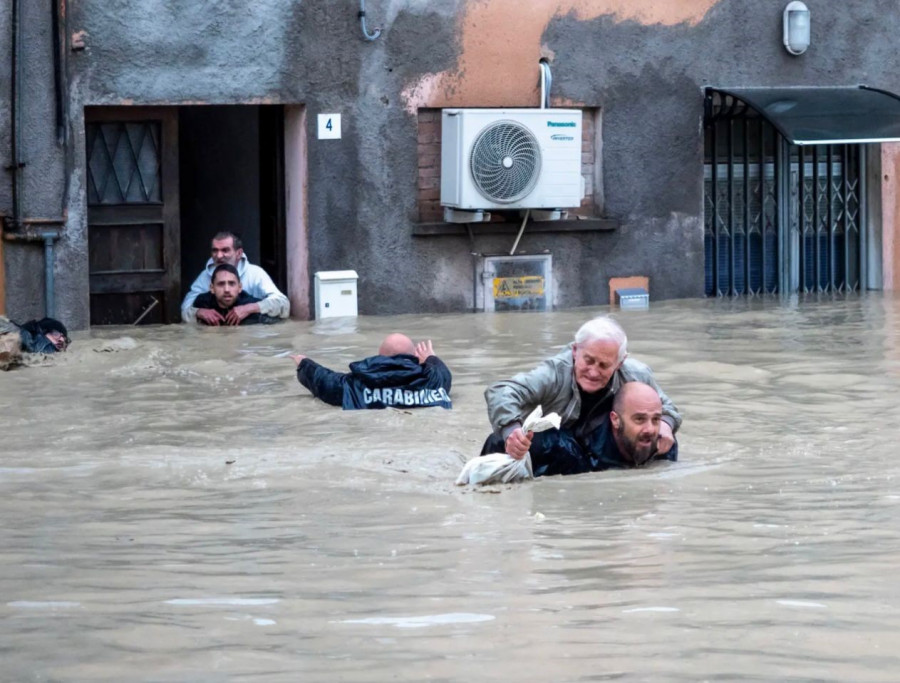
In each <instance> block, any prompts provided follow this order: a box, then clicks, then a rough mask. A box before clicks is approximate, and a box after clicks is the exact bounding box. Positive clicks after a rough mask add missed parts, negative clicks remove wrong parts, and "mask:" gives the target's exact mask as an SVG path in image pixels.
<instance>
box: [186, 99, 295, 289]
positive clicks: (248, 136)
mask: <svg viewBox="0 0 900 683" xmlns="http://www.w3.org/2000/svg"><path fill="white" fill-rule="evenodd" d="M179 123H180V127H181V136H180V145H179V151H180V169H181V225H182V230H181V268H182V274H183V277H182V284H181V290H182V291H181V293H182V296H184V294H186V293H187V291H188V290H189V289H190V286H191V283H192V282H193V281H194V279H195V278H196V276H197V274H198V273H200V271H201V270H202V269H203V267H204V265H205V263H206V261H207V259H208V258H209V243H210V239H211V238H212V236H213V235H214V234H215V233H217V232H219V231H222V230H227V231H230V232H233V233H235V234H238V235H240V237H241V239H242V241H243V243H244V252H245V253H246V254H247V258H248V259H249V260H250V262H251V263H255V264H257V265H260V266H262V267H263V268H264V269H265V270H266V271H267V272H268V273H269V275H270V276H271V277H272V279H273V280H274V282H275V284H276V285H277V286H278V288H279V289H281V290H282V291H285V288H286V280H287V278H286V270H287V269H286V253H287V252H286V249H285V219H284V108H283V107H281V106H277V105H266V106H256V105H253V106H250V105H228V106H191V107H181V108H180V116H179Z"/></svg>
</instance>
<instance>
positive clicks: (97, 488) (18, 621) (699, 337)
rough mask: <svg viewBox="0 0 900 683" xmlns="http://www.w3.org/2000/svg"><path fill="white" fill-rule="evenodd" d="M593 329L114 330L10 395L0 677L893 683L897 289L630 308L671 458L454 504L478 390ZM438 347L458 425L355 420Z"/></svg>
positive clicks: (99, 332) (405, 416) (584, 315)
mask: <svg viewBox="0 0 900 683" xmlns="http://www.w3.org/2000/svg"><path fill="white" fill-rule="evenodd" d="M606 310H607V309H606V308H594V309H580V310H575V311H565V312H555V313H550V314H540V313H533V314H532V313H529V314H491V315H446V316H400V317H384V318H381V317H377V318H371V317H361V318H359V319H354V320H325V321H321V322H318V323H316V322H289V323H285V324H282V325H278V326H271V327H250V328H239V329H220V330H215V329H198V328H186V327H182V326H172V327H157V328H140V329H135V328H103V329H95V330H93V331H92V332H91V333H89V334H88V333H81V334H75V335H74V337H75V342H74V345H73V347H72V349H71V350H70V352H68V353H67V354H65V355H64V356H60V357H57V358H53V359H50V360H48V361H46V362H44V363H41V364H39V365H37V366H35V367H29V368H23V369H19V370H15V371H12V372H8V373H0V414H2V439H0V452H2V457H0V515H2V519H3V524H2V531H0V548H2V553H0V591H2V594H0V680H3V681H26V680H27V681H100V680H104V681H113V680H114V681H123V680H147V681H226V680H228V681H296V680H309V681H333V680H345V681H386V680H396V681H423V680H434V681H459V680H473V681H510V680H520V681H596V680H609V679H622V680H647V681H652V680H669V681H698V680H757V681H761V680H765V681H775V680H777V681H801V680H802V681H807V680H810V681H812V680H815V681H896V680H898V679H900V578H898V574H900V464H898V463H900V453H898V444H900V407H898V404H900V401H898V396H900V392H898V385H900V297H898V298H896V299H894V298H891V297H888V296H881V295H878V294H873V295H869V296H866V297H864V298H861V299H860V298H847V299H845V298H841V297H836V298H824V299H819V300H807V301H802V302H798V301H797V300H791V301H784V302H779V301H738V302H730V301H706V300H702V301H676V302H663V303H654V304H653V306H652V308H651V310H649V311H646V312H629V313H622V314H620V315H619V319H620V320H621V322H622V323H623V325H624V326H625V328H626V330H627V332H628V334H629V338H630V351H631V353H632V355H634V356H635V357H637V358H639V359H641V360H643V361H645V362H647V363H648V364H650V365H651V366H652V367H653V369H654V371H655V373H656V376H657V378H658V380H659V382H660V383H661V385H662V386H663V387H664V388H665V389H666V390H667V392H668V393H669V395H670V396H671V397H672V399H673V400H674V401H675V403H676V404H677V405H678V407H679V408H680V409H681V410H682V412H683V414H684V416H685V422H684V427H683V429H682V431H681V433H680V435H679V440H680V452H681V461H680V462H678V463H675V464H660V465H657V466H655V467H653V468H651V469H649V470H642V471H626V472H607V473H596V474H588V475H581V476H577V477H566V478H560V477H550V478H544V479H540V480H537V481H535V482H530V483H525V484H520V485H514V486H507V487H497V488H489V489H485V490H472V489H468V488H457V487H455V486H454V485H453V479H454V478H455V476H456V475H457V473H458V472H459V470H460V467H461V465H462V463H463V462H464V460H465V459H466V458H467V457H470V456H471V455H473V454H475V453H476V452H477V451H478V449H479V447H480V445H481V442H482V440H483V438H484V436H485V435H486V433H487V430H488V423H487V418H486V413H485V408H484V401H483V398H482V392H483V389H484V387H485V385H486V384H487V383H488V382H490V381H492V380H495V379H499V378H503V377H506V376H509V375H510V374H512V373H513V372H515V371H518V370H522V369H527V368H530V367H532V366H533V365H534V364H535V363H536V362H537V361H538V360H539V359H541V358H543V357H545V356H547V355H550V354H552V353H553V352H555V351H556V350H557V349H558V348H559V347H560V346H561V345H562V344H564V343H566V342H567V341H569V339H570V338H571V336H572V334H573V332H574V330H575V329H576V328H577V327H578V325H579V324H580V323H581V322H583V321H584V320H586V319H588V318H589V317H591V316H592V315H594V314H597V313H601V312H606ZM394 330H400V331H405V332H407V333H409V334H410V335H411V336H413V337H414V338H416V339H421V338H431V339H433V340H434V344H435V349H436V351H437V353H438V354H439V355H440V356H441V357H442V358H443V359H444V360H445V361H446V362H447V364H448V365H449V366H450V367H451V369H452V370H453V373H454V383H453V390H452V397H453V400H454V404H455V408H454V410H453V411H443V410H439V409H429V410H419V411H371V412H364V411H360V412H342V411H340V410H339V409H336V408H331V407H328V406H326V405H324V404H322V403H319V402H317V401H315V400H314V399H312V398H311V397H310V396H309V394H308V393H307V392H306V391H305V390H304V389H303V388H302V387H301V386H300V385H299V384H298V383H297V381H296V379H295V375H294V370H293V363H292V361H291V360H290V359H289V358H287V357H286V356H287V354H288V353H290V352H297V351H302V352H304V353H307V354H309V355H310V356H312V357H313V358H315V359H317V360H319V361H321V362H324V363H326V364H328V365H330V366H331V367H334V368H345V367H346V365H347V363H348V362H350V361H352V360H354V359H357V358H359V357H362V356H365V355H369V354H371V353H372V352H373V350H374V349H375V348H376V346H377V344H378V341H379V340H380V339H381V337H382V336H383V335H384V334H386V333H388V332H390V331H394Z"/></svg>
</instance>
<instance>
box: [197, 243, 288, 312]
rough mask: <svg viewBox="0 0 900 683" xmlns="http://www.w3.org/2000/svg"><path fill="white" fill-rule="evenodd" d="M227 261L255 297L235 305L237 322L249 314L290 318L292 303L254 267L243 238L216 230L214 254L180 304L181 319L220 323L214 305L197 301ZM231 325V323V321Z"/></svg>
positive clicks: (249, 292) (266, 275)
mask: <svg viewBox="0 0 900 683" xmlns="http://www.w3.org/2000/svg"><path fill="white" fill-rule="evenodd" d="M223 264H228V265H231V266H234V267H235V268H236V269H237V273H238V277H239V278H240V280H241V283H242V287H243V290H244V291H245V292H246V294H247V295H248V296H250V297H251V298H253V299H254V300H253V301H252V302H249V303H245V304H238V305H236V306H235V307H234V310H233V317H236V318H238V322H237V323H234V324H236V325H238V324H240V321H241V320H243V319H244V318H246V317H247V316H249V315H253V314H255V313H261V314H263V315H267V316H269V317H270V318H287V317H288V316H289V315H290V311H291V305H290V302H289V301H288V298H287V297H286V296H285V295H284V294H282V293H281V292H280V291H279V290H278V287H276V286H275V283H274V282H272V278H270V277H269V275H268V274H267V273H266V271H264V270H263V269H262V268H260V267H259V266H254V265H253V264H252V263H250V262H249V261H248V260H247V256H246V254H244V249H243V245H242V244H241V239H240V238H239V237H238V236H237V235H235V234H234V233H231V232H220V233H217V234H216V236H215V237H213V239H212V255H211V256H210V259H209V260H208V261H207V262H206V267H205V268H204V269H203V272H201V273H200V275H198V276H197V279H196V280H194V284H192V285H191V289H190V291H189V292H188V293H187V296H186V297H184V301H183V302H182V303H181V319H182V320H183V321H184V322H186V323H191V322H194V321H198V322H201V323H204V324H206V325H218V324H221V322H216V320H217V318H216V317H215V311H214V309H212V308H200V307H198V306H196V304H195V301H196V299H197V297H198V296H200V295H202V294H206V293H208V292H210V291H211V290H210V285H211V283H212V273H213V270H215V268H216V267H217V266H220V265H223ZM229 324H231V323H229Z"/></svg>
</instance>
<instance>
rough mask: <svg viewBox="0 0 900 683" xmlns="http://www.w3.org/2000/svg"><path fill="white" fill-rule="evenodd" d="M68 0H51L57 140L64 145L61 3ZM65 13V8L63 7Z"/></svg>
mask: <svg viewBox="0 0 900 683" xmlns="http://www.w3.org/2000/svg"><path fill="white" fill-rule="evenodd" d="M65 1H66V0H50V4H51V6H52V7H53V91H54V94H55V96H56V141H57V142H58V143H59V144H60V145H62V144H65V142H66V98H65V91H64V87H63V49H62V40H63V38H62V33H61V28H62V22H61V17H60V11H59V8H60V4H62V5H63V7H65ZM63 14H65V9H63Z"/></svg>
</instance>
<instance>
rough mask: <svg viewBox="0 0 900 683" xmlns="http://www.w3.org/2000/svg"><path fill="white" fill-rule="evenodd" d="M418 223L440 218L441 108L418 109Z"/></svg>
mask: <svg viewBox="0 0 900 683" xmlns="http://www.w3.org/2000/svg"><path fill="white" fill-rule="evenodd" d="M418 192H419V222H421V223H437V222H440V221H442V220H444V211H443V209H441V110H440V109H420V110H419V189H418Z"/></svg>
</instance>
